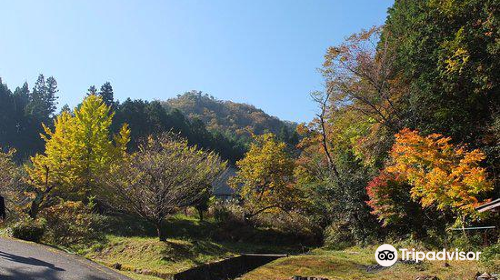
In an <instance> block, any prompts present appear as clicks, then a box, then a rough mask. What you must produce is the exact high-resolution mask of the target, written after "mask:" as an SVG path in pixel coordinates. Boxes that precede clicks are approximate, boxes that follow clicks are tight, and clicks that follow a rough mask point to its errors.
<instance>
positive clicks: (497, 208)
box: [476, 198, 500, 213]
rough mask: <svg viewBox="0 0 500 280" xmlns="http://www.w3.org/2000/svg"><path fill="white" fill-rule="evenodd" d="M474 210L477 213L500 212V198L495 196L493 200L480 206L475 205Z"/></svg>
mask: <svg viewBox="0 0 500 280" xmlns="http://www.w3.org/2000/svg"><path fill="white" fill-rule="evenodd" d="M476 210H477V211H478V212H479V213H482V212H486V211H491V212H496V213H499V212H500V198H497V199H495V200H492V201H490V202H487V203H484V204H482V205H481V206H477V207H476Z"/></svg>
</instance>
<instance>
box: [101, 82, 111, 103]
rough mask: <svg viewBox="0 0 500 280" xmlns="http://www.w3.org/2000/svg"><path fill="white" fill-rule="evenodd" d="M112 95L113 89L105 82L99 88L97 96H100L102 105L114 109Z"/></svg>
mask: <svg viewBox="0 0 500 280" xmlns="http://www.w3.org/2000/svg"><path fill="white" fill-rule="evenodd" d="M113 95H114V93H113V87H112V86H111V83H110V82H105V83H104V84H103V85H102V86H101V90H100V91H99V96H101V98H102V100H103V101H104V103H105V104H106V105H107V106H109V107H111V108H114V107H115V100H114V96H113Z"/></svg>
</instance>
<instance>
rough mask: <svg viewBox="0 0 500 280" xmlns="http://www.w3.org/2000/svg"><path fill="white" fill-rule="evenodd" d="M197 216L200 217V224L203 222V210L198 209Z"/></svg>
mask: <svg viewBox="0 0 500 280" xmlns="http://www.w3.org/2000/svg"><path fill="white" fill-rule="evenodd" d="M198 215H199V216H200V222H203V210H200V209H198Z"/></svg>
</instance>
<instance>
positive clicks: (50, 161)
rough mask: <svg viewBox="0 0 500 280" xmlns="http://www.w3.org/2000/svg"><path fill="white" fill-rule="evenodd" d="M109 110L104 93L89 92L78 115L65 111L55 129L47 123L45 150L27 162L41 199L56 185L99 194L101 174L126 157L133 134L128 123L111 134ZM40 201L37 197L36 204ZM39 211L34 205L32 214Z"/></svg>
mask: <svg viewBox="0 0 500 280" xmlns="http://www.w3.org/2000/svg"><path fill="white" fill-rule="evenodd" d="M109 110H110V108H109V107H108V106H106V104H104V102H103V101H102V99H101V98H100V97H98V96H96V95H89V96H88V97H86V98H85V100H84V101H83V103H82V105H81V106H80V108H77V109H75V110H74V112H73V114H74V115H72V114H71V113H69V112H62V113H61V115H59V116H58V117H57V118H56V120H55V121H54V130H51V129H50V128H49V127H47V126H45V125H44V129H45V135H42V138H43V139H44V140H45V143H46V144H45V152H44V154H37V155H36V156H34V157H32V158H31V162H32V165H28V166H27V171H28V174H29V176H30V182H31V184H32V185H33V186H34V187H35V188H38V189H37V190H36V191H35V193H36V194H37V196H41V198H40V199H38V200H42V199H43V197H46V196H47V194H49V193H50V192H51V191H52V190H53V189H54V188H55V189H57V191H58V194H59V195H61V196H64V197H68V198H77V199H82V198H83V199H87V198H88V196H89V195H96V194H99V193H98V192H97V191H96V187H97V186H96V179H97V177H98V176H100V175H102V174H106V173H107V172H108V171H109V168H110V166H111V164H113V163H114V162H116V161H120V160H122V158H123V157H124V154H125V151H126V145H127V143H128V141H129V135H130V131H129V129H128V127H127V125H126V124H125V125H123V126H122V129H121V130H120V132H119V134H118V135H115V136H112V135H111V131H110V126H111V122H112V118H113V114H112V113H111V114H110V113H109ZM100 191H102V190H100ZM37 203H38V202H36V200H35V203H33V207H34V208H37V207H38V206H39V205H36V204H37ZM36 212H37V209H34V210H33V211H32V216H35V215H36Z"/></svg>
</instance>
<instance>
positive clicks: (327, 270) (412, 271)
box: [242, 247, 500, 280]
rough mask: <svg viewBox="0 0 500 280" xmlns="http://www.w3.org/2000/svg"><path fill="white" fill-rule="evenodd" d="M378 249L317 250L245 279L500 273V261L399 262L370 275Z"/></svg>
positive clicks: (460, 276) (446, 276)
mask: <svg viewBox="0 0 500 280" xmlns="http://www.w3.org/2000/svg"><path fill="white" fill-rule="evenodd" d="M375 249H376V248H375V247H367V248H363V249H361V248H350V249H347V250H344V251H325V250H321V249H317V250H314V251H312V252H311V253H310V254H306V255H298V256H291V257H288V258H282V259H279V260H276V261H274V262H272V263H269V264H267V265H265V266H262V267H260V268H257V269H255V270H253V271H251V272H249V273H247V274H245V275H244V276H243V277H242V279H243V280H278V279H279V280H284V279H290V277H292V276H295V275H299V276H316V277H326V278H328V279H330V280H333V279H377V280H382V279H387V280H389V279H390V280H392V279H416V277H417V276H424V275H430V276H437V277H439V279H441V280H443V279H450V280H451V279H453V280H456V279H474V275H475V274H476V273H477V272H481V273H482V272H485V271H488V272H490V273H491V272H496V273H498V272H500V271H499V270H500V260H496V261H495V263H494V264H493V266H489V267H484V266H483V264H482V263H479V262H473V261H450V262H448V263H449V265H450V266H449V267H445V265H444V262H442V261H436V262H434V261H433V262H429V261H427V262H423V263H419V264H403V263H397V264H395V265H394V266H392V267H390V268H387V269H380V270H376V271H371V272H368V270H367V268H368V267H369V266H371V265H374V264H375V263H376V262H375V259H374V256H373V254H374V252H375Z"/></svg>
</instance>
